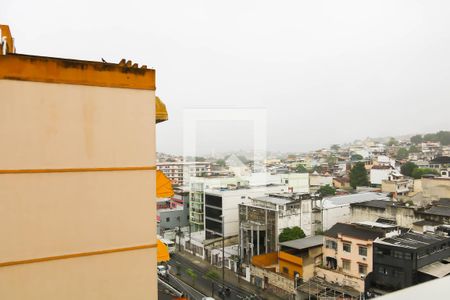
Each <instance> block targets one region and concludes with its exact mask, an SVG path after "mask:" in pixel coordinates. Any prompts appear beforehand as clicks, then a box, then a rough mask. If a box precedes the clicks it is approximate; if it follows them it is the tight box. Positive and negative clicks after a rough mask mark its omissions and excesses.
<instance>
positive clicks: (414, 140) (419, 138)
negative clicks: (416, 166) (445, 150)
mask: <svg viewBox="0 0 450 300" xmlns="http://www.w3.org/2000/svg"><path fill="white" fill-rule="evenodd" d="M409 140H410V141H411V143H413V144H416V145H417V144H420V143H422V142H423V138H422V135H421V134H417V135H414V136H412V137H411V138H410V139H409Z"/></svg>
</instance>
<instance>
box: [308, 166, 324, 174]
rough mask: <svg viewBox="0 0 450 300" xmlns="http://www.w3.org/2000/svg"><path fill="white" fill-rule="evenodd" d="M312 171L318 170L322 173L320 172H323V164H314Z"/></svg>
mask: <svg viewBox="0 0 450 300" xmlns="http://www.w3.org/2000/svg"><path fill="white" fill-rule="evenodd" d="M311 171H312V173H314V172H317V173H319V174H320V173H322V171H323V168H322V166H314V167H313V168H312V170H311Z"/></svg>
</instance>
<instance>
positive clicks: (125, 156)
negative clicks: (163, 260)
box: [0, 53, 157, 299]
mask: <svg viewBox="0 0 450 300" xmlns="http://www.w3.org/2000/svg"><path fill="white" fill-rule="evenodd" d="M154 90H155V71H154V70H151V69H147V68H145V67H143V68H138V67H136V66H135V67H132V66H131V63H130V66H127V65H125V64H123V65H118V64H109V63H100V62H88V61H78V60H69V59H59V58H49V57H38V56H29V55H18V54H14V53H7V54H6V55H0V95H1V99H0V136H1V138H2V147H0V178H1V180H0V191H1V192H0V193H1V197H0V198H1V203H0V235H1V236H2V237H3V240H2V246H1V247H0V299H156V298H157V288H156V272H155V269H156V223H155V219H156V215H155V211H156V207H155V169H156V167H155V91H154ZM25 279H26V280H25Z"/></svg>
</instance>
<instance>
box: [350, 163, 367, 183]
mask: <svg viewBox="0 0 450 300" xmlns="http://www.w3.org/2000/svg"><path fill="white" fill-rule="evenodd" d="M350 185H351V186H352V187H353V188H354V189H355V188H356V187H357V186H368V185H369V178H368V177H367V171H366V168H365V167H364V163H362V162H358V163H356V164H355V166H354V167H353V168H352V170H351V171H350Z"/></svg>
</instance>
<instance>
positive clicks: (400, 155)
mask: <svg viewBox="0 0 450 300" xmlns="http://www.w3.org/2000/svg"><path fill="white" fill-rule="evenodd" d="M408 154H409V153H408V150H407V149H406V148H400V149H398V151H397V156H396V158H397V159H406V158H408Z"/></svg>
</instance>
